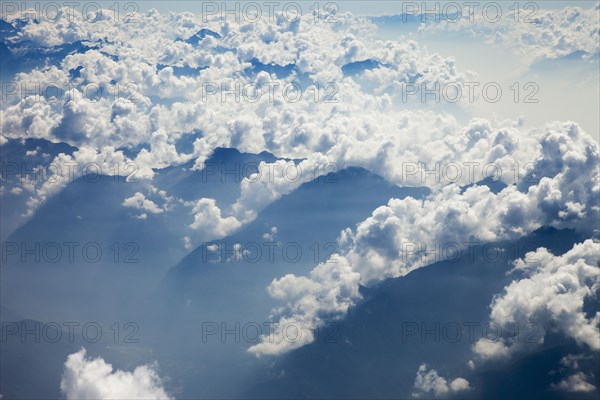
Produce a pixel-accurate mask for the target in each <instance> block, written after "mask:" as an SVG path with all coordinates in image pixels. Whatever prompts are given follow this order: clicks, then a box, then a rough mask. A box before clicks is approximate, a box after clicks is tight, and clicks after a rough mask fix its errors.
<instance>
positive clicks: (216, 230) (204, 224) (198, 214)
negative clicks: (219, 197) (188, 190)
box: [190, 198, 242, 240]
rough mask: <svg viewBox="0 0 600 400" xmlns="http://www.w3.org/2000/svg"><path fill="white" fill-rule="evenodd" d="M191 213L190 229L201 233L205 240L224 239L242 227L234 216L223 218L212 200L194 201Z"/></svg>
mask: <svg viewBox="0 0 600 400" xmlns="http://www.w3.org/2000/svg"><path fill="white" fill-rule="evenodd" d="M192 213H193V214H194V222H192V223H191V224H190V228H192V229H195V230H199V231H201V232H202V236H203V237H204V238H205V240H206V239H207V238H210V239H219V238H222V237H225V236H227V235H228V234H230V233H231V232H233V231H235V230H236V229H238V228H239V227H240V226H241V225H242V223H241V222H240V221H238V220H237V219H236V218H235V217H234V216H228V217H223V216H222V215H221V209H220V208H219V207H218V206H217V202H216V201H215V200H214V199H208V198H202V199H200V200H198V201H196V202H195V205H194V208H193V210H192Z"/></svg>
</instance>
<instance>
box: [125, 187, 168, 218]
mask: <svg viewBox="0 0 600 400" xmlns="http://www.w3.org/2000/svg"><path fill="white" fill-rule="evenodd" d="M122 205H124V206H125V207H130V208H134V209H137V210H144V211H148V212H151V213H152V214H160V213H162V212H163V209H161V208H160V207H159V206H158V205H157V204H156V203H155V202H153V201H152V200H149V199H147V198H146V196H144V195H143V194H142V193H140V192H136V193H135V194H134V195H133V196H131V197H128V198H126V199H125V200H123V203H122ZM142 215H145V213H144V214H142ZM143 219H145V218H143Z"/></svg>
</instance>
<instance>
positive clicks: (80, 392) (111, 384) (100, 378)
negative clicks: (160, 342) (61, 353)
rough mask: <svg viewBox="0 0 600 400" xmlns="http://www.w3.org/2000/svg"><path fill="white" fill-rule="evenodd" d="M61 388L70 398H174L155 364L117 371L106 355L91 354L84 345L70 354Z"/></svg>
mask: <svg viewBox="0 0 600 400" xmlns="http://www.w3.org/2000/svg"><path fill="white" fill-rule="evenodd" d="M60 390H61V391H62V393H63V394H64V395H65V397H66V398H67V399H69V400H71V399H73V400H75V399H76V400H84V399H89V400H92V399H93V400H97V399H115V400H117V399H140V400H141V399H144V400H147V399H157V400H158V399H171V397H170V396H169V395H168V394H167V393H166V392H165V390H164V388H163V384H162V381H161V378H160V377H159V376H158V373H157V372H156V367H155V366H152V365H142V366H139V367H137V368H136V369H135V370H133V372H126V371H121V370H116V371H113V367H112V365H111V364H107V363H106V362H105V361H104V360H103V359H102V358H95V359H90V358H87V357H86V350H85V349H83V348H82V349H81V350H79V351H78V352H77V353H73V354H71V355H69V356H68V357H67V361H66V362H65V370H64V372H63V376H62V380H61V382H60Z"/></svg>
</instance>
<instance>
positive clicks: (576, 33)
mask: <svg viewBox="0 0 600 400" xmlns="http://www.w3.org/2000/svg"><path fill="white" fill-rule="evenodd" d="M476 9H477V7H476ZM464 11H467V10H466V8H465V10H464ZM505 11H506V10H505ZM518 12H519V14H517V15H514V12H513V13H511V14H512V15H505V16H504V17H502V18H500V20H499V21H496V22H493V23H491V22H490V20H489V19H490V16H488V17H485V16H484V13H485V12H479V10H477V11H476V12H474V13H473V15H472V16H469V15H468V14H467V13H466V12H465V13H464V15H463V17H462V18H461V19H460V20H458V21H441V22H439V23H431V22H428V23H426V24H423V25H422V26H421V27H420V31H421V32H422V33H425V32H428V31H429V32H455V31H462V32H465V33H467V34H469V36H472V37H473V38H483V39H484V40H485V41H486V42H487V43H490V44H495V45H499V46H501V47H505V48H511V49H513V50H514V51H515V52H516V53H517V55H518V56H520V58H521V59H524V60H526V61H527V62H528V63H529V64H532V63H534V62H537V61H540V60H544V59H548V60H553V59H557V58H561V57H565V56H568V55H571V54H573V53H576V52H583V54H585V55H586V56H587V57H590V56H591V57H595V58H597V57H598V56H599V55H600V44H599V43H600V42H599V32H598V8H597V7H594V6H592V7H588V8H585V9H582V8H580V7H564V8H562V9H561V8H557V9H538V8H537V7H536V8H535V9H531V8H529V9H527V10H525V9H520V10H519V11H518ZM516 19H518V20H516Z"/></svg>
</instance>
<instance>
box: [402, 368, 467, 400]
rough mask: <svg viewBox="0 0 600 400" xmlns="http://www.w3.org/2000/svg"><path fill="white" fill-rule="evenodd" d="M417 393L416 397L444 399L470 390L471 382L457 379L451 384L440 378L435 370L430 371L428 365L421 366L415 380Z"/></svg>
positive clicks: (414, 394)
mask: <svg viewBox="0 0 600 400" xmlns="http://www.w3.org/2000/svg"><path fill="white" fill-rule="evenodd" d="M414 387H415V389H416V390H417V392H416V393H413V396H414V397H421V396H422V395H424V394H428V395H434V396H435V397H443V396H445V395H447V394H449V393H455V392H461V391H463V390H469V389H470V386H469V381H468V380H466V379H464V378H456V379H454V380H452V381H451V382H450V383H448V381H447V380H446V379H445V378H443V377H441V376H439V375H438V372H437V371H436V370H435V369H429V367H428V366H427V364H421V366H419V370H418V371H417V377H416V378H415V385H414Z"/></svg>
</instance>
